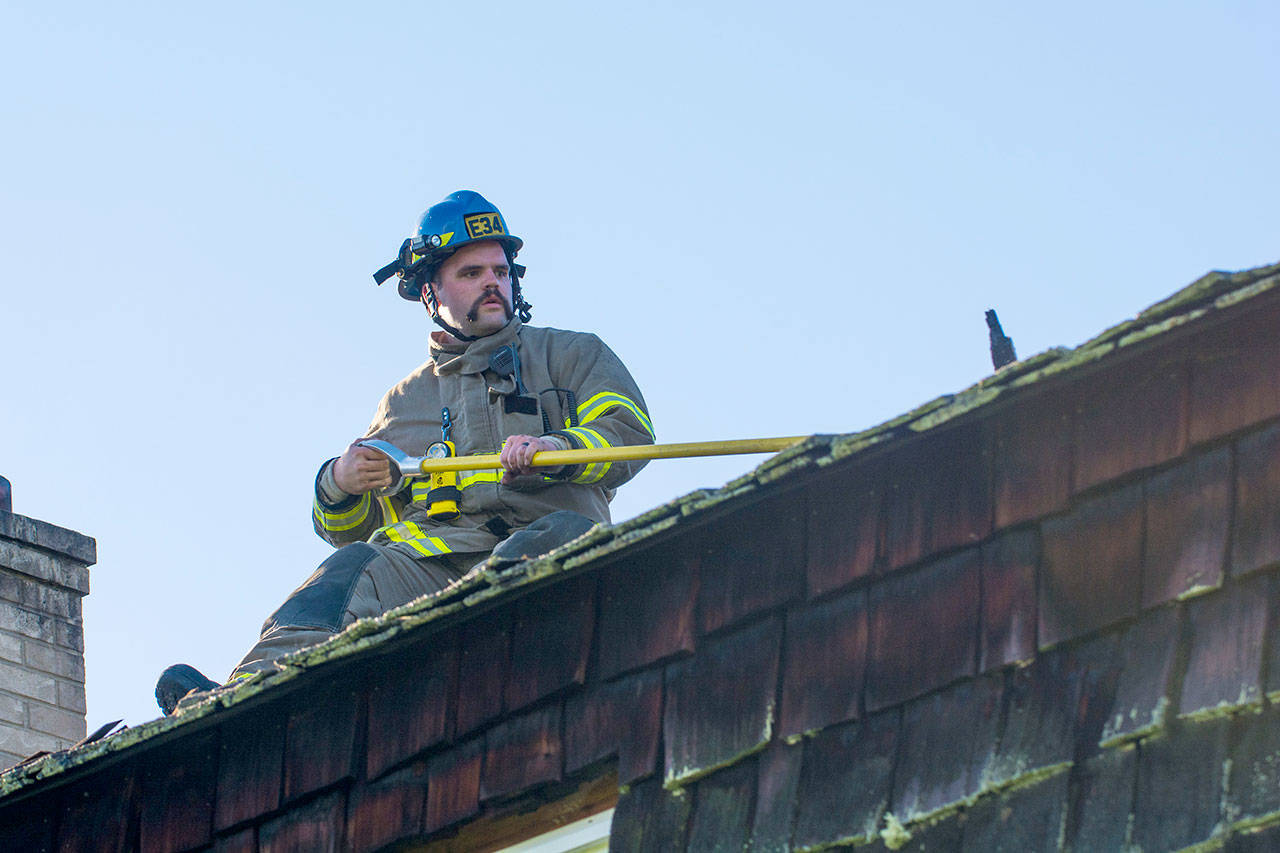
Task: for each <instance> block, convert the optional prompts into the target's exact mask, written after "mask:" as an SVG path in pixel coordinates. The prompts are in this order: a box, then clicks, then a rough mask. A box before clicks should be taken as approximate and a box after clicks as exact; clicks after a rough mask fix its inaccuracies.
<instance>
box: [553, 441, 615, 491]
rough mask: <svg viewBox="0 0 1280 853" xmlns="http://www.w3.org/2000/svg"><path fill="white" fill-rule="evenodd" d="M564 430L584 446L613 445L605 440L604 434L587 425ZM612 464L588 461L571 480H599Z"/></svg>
mask: <svg viewBox="0 0 1280 853" xmlns="http://www.w3.org/2000/svg"><path fill="white" fill-rule="evenodd" d="M565 432H567V433H569V434H570V435H575V436H577V437H578V440H579V441H581V442H582V443H583V445H585V446H586V447H593V448H605V447H612V446H613V445H611V444H609V442H607V441H605V440H604V436H602V435H601V434H600V433H598V432H596V431H595V430H593V429H588V428H587V427H570V428H569V429H567V430H565ZM612 465H613V463H612V462H589V463H587V467H585V468H583V469H582V473H581V474H579V475H578V476H576V477H574V478H573V482H575V483H596V482H599V481H600V480H601V479H603V478H604V475H605V474H607V473H609V468H610V467H611V466H612Z"/></svg>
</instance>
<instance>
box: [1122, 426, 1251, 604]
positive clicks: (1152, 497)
mask: <svg viewBox="0 0 1280 853" xmlns="http://www.w3.org/2000/svg"><path fill="white" fill-rule="evenodd" d="M1143 494H1144V497H1145V499H1146V522H1147V535H1146V549H1145V553H1144V555H1143V560H1142V606H1143V607H1154V606H1156V605H1160V604H1163V603H1165V602H1167V601H1172V600H1174V599H1175V598H1178V597H1181V596H1185V595H1188V594H1190V593H1192V592H1196V591H1203V590H1205V589H1210V588H1213V587H1216V586H1219V585H1221V583H1222V574H1223V568H1224V563H1225V559H1226V550H1227V523H1228V516H1229V514H1230V511H1231V448H1230V447H1220V448H1218V449H1217V450H1213V451H1210V452H1208V453H1201V454H1199V455H1197V456H1195V457H1192V458H1191V459H1188V460H1187V461H1185V462H1183V463H1181V464H1179V465H1178V466H1177V467H1175V468H1172V469H1170V470H1168V471H1163V472H1161V473H1159V474H1157V475H1155V476H1153V477H1151V478H1150V479H1148V480H1147V482H1146V483H1145V485H1144V487H1143Z"/></svg>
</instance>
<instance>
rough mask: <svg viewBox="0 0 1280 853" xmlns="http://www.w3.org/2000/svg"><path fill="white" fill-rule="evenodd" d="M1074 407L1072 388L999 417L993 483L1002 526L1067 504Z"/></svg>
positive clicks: (1045, 395) (1043, 396)
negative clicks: (1070, 390)
mask: <svg viewBox="0 0 1280 853" xmlns="http://www.w3.org/2000/svg"><path fill="white" fill-rule="evenodd" d="M1074 410H1075V401H1074V400H1073V399H1072V397H1071V396H1070V395H1069V394H1063V393H1051V392H1045V393H1041V394H1040V395H1039V396H1037V397H1036V398H1034V399H1033V400H1030V401H1028V402H1027V404H1026V405H1025V406H1020V407H1018V408H1016V409H1013V410H1012V411H1010V412H1007V413H1005V414H1004V415H1002V416H1000V417H999V418H998V421H999V425H998V436H997V439H996V447H995V453H994V467H995V486H994V488H993V494H994V502H995V526H996V528H997V529H1001V528H1005V527H1011V526H1013V525H1015V524H1019V523H1021V522H1024V521H1030V520H1032V519H1036V518H1042V517H1044V516H1046V515H1052V514H1053V513H1056V512H1059V511H1061V510H1063V509H1065V508H1066V506H1067V500H1068V498H1070V496H1071V419H1072V414H1073V412H1074Z"/></svg>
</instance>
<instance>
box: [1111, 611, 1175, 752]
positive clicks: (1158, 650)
mask: <svg viewBox="0 0 1280 853" xmlns="http://www.w3.org/2000/svg"><path fill="white" fill-rule="evenodd" d="M1179 636H1180V624H1179V611H1178V609H1177V608H1175V607H1162V608H1159V609H1157V610H1151V611H1149V612H1147V613H1144V614H1143V615H1142V618H1141V619H1139V620H1138V621H1137V622H1135V623H1134V624H1133V625H1131V626H1130V627H1129V628H1128V630H1126V631H1125V634H1124V637H1123V638H1122V640H1121V642H1120V661H1119V667H1120V674H1119V678H1118V680H1117V684H1116V693H1115V700H1114V702H1113V703H1112V707H1111V711H1110V713H1109V714H1108V715H1107V719H1106V722H1105V723H1104V724H1103V728H1102V733H1101V735H1100V739H1101V743H1102V744H1103V745H1107V744H1109V743H1110V742H1112V741H1116V740H1120V739H1125V738H1132V737H1135V736H1138V735H1145V734H1150V733H1151V732H1152V731H1154V730H1155V729H1158V728H1160V727H1161V726H1163V725H1164V723H1165V719H1166V717H1167V716H1168V712H1169V702H1170V698H1171V697H1170V690H1171V686H1172V683H1171V678H1172V676H1173V674H1174V664H1175V663H1176V661H1177V655H1178V648H1179V645H1180V641H1179Z"/></svg>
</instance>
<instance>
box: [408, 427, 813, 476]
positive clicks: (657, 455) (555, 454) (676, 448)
mask: <svg viewBox="0 0 1280 853" xmlns="http://www.w3.org/2000/svg"><path fill="white" fill-rule="evenodd" d="M808 437H809V436H807V435H793V436H788V437H785V438H744V439H739V440H736V441H694V442H691V443H688V444H636V445H627V446H625V447H602V448H594V447H587V448H580V449H574V450H540V451H538V452H537V453H535V454H533V460H532V462H531V464H532V465H534V466H535V467H550V466H555V465H581V464H583V463H586V462H621V461H627V460H633V459H685V458H689V457H693V456H733V455H735V454H740V453H776V452H778V451H779V450H786V449H787V448H788V447H791V446H792V445H794V444H799V443H800V442H802V441H804V440H805V439H806V438H808ZM500 460H501V456H499V454H497V453H484V454H480V455H477V456H453V457H450V458H447V459H423V460H422V462H421V471H422V473H423V474H428V475H429V474H433V473H435V472H437V471H480V470H484V469H494V468H501V467H502V462H501V461H500Z"/></svg>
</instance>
